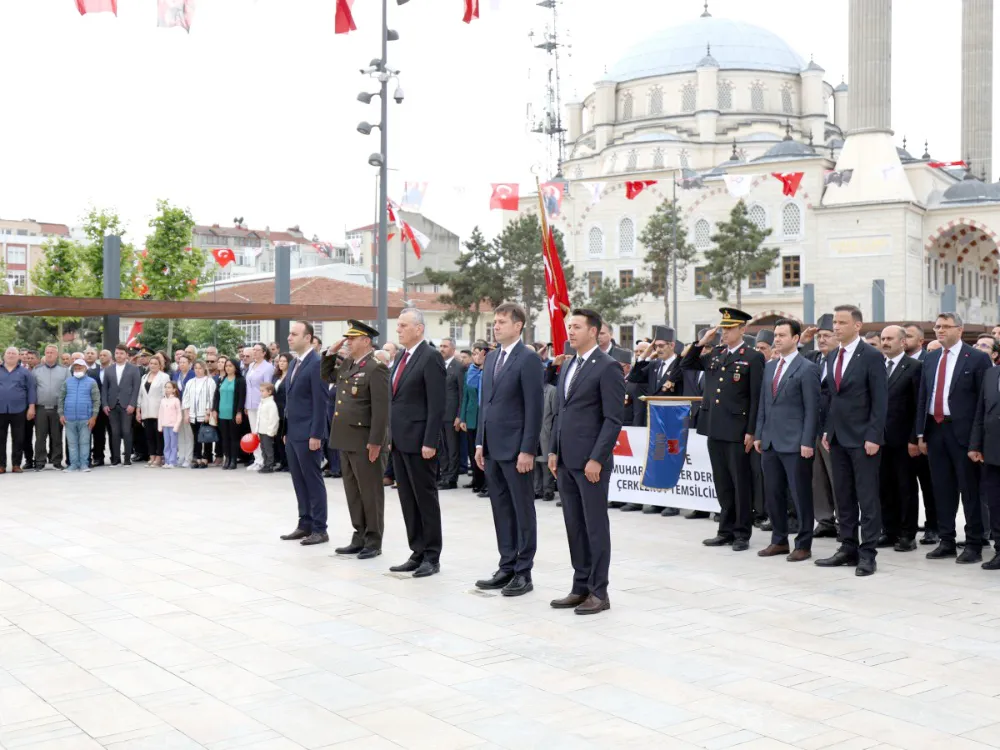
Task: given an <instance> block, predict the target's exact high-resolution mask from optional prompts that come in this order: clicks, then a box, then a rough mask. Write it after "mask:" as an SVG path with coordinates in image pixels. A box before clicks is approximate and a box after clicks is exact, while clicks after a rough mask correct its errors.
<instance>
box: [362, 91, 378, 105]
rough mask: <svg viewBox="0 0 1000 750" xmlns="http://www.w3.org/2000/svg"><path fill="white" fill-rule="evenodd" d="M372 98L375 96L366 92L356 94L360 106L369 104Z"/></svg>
mask: <svg viewBox="0 0 1000 750" xmlns="http://www.w3.org/2000/svg"><path fill="white" fill-rule="evenodd" d="M374 96H376V94H369V93H368V92H367V91H362V92H361V93H360V94H358V101H359V102H361V103H362V104H371V103H372V98H373V97H374Z"/></svg>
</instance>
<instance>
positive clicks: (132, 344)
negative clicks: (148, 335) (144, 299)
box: [125, 320, 142, 349]
mask: <svg viewBox="0 0 1000 750" xmlns="http://www.w3.org/2000/svg"><path fill="white" fill-rule="evenodd" d="M141 335H142V321H141V320H137V321H135V323H133V324H132V329H131V330H130V331H129V332H128V339H127V340H126V341H125V346H127V347H128V348H129V349H138V348H139V337H140V336H141Z"/></svg>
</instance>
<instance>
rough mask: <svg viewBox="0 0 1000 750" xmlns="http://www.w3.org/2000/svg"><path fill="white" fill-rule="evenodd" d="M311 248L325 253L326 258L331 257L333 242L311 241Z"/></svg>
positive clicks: (321, 253)
mask: <svg viewBox="0 0 1000 750" xmlns="http://www.w3.org/2000/svg"><path fill="white" fill-rule="evenodd" d="M312 246H313V250H315V251H316V252H317V253H319V254H320V255H325V256H326V257H327V258H331V259H332V258H333V251H334V247H333V243H332V242H314V243H312Z"/></svg>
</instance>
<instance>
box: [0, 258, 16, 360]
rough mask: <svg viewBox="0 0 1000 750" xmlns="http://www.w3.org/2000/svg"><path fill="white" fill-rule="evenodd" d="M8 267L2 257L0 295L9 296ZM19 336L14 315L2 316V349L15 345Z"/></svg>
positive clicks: (0, 320)
mask: <svg viewBox="0 0 1000 750" xmlns="http://www.w3.org/2000/svg"><path fill="white" fill-rule="evenodd" d="M6 279H7V266H6V264H5V263H4V259H3V258H2V257H0V284H3V286H0V294H7V285H6ZM16 336H17V319H16V318H15V317H14V316H12V315H0V349H6V348H7V347H8V346H11V345H12V344H14V339H15V337H16Z"/></svg>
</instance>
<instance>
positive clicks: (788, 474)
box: [761, 450, 814, 549]
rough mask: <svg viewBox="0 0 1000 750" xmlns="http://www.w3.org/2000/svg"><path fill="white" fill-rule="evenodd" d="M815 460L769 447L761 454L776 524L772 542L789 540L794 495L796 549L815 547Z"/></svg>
mask: <svg viewBox="0 0 1000 750" xmlns="http://www.w3.org/2000/svg"><path fill="white" fill-rule="evenodd" d="M813 460H814V459H812V458H802V454H801V453H779V452H778V451H775V450H767V451H764V453H763V454H761V466H762V467H763V470H764V479H765V482H764V486H765V487H766V488H767V515H768V517H769V518H770V519H771V525H772V526H773V527H774V528H773V530H772V531H771V544H788V496H789V495H791V497H792V503H793V504H794V505H795V514H796V516H798V519H799V533H798V534H797V535H796V536H795V549H812V540H813V497H812V475H813V466H812V465H813Z"/></svg>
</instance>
